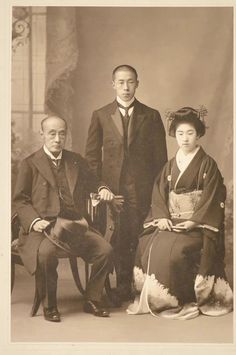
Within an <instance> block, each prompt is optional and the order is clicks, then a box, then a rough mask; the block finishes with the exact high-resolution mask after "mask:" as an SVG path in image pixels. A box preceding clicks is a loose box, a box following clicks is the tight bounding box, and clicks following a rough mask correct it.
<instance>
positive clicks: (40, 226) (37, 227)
mask: <svg viewBox="0 0 236 355" xmlns="http://www.w3.org/2000/svg"><path fill="white" fill-rule="evenodd" d="M49 224H50V222H48V221H46V220H45V219H41V220H40V221H37V222H35V223H34V225H33V230H34V231H35V232H43V231H44V229H45V228H46V227H47V226H48V225H49Z"/></svg>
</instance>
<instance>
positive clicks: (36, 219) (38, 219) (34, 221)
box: [29, 217, 41, 233]
mask: <svg viewBox="0 0 236 355" xmlns="http://www.w3.org/2000/svg"><path fill="white" fill-rule="evenodd" d="M37 221H41V218H39V217H38V218H35V219H34V220H33V222H32V223H31V225H30V227H29V233H30V232H31V230H32V228H33V225H34V224H35V223H36V222H37Z"/></svg>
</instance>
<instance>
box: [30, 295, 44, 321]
mask: <svg viewBox="0 0 236 355" xmlns="http://www.w3.org/2000/svg"><path fill="white" fill-rule="evenodd" d="M40 304H41V299H40V297H39V294H38V291H37V288H35V294H34V303H33V306H32V309H31V312H30V315H31V317H34V316H35V315H36V314H37V312H38V309H39V306H40Z"/></svg>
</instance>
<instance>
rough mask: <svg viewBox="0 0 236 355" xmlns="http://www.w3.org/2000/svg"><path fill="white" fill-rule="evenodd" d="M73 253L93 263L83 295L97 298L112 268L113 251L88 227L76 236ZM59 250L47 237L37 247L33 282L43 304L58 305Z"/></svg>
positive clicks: (91, 298)
mask: <svg viewBox="0 0 236 355" xmlns="http://www.w3.org/2000/svg"><path fill="white" fill-rule="evenodd" d="M75 248H76V254H77V255H78V256H79V257H81V258H82V259H83V260H84V261H86V262H88V263H89V264H92V268H91V274H90V279H89V282H88V285H87V289H86V298H87V299H90V300H93V301H100V300H101V296H102V291H103V287H104V283H105V279H106V276H107V274H108V273H109V272H111V271H112V268H113V251H112V247H111V246H110V244H109V243H107V242H106V241H105V240H104V239H103V238H102V237H101V236H100V235H99V234H98V233H96V232H94V231H91V230H89V231H88V232H87V233H86V234H85V236H83V237H79V238H78V243H76V246H75ZM60 254H61V253H60V250H59V248H58V247H57V246H55V245H54V244H53V243H52V242H51V241H50V240H48V239H47V238H46V237H45V239H44V240H43V241H42V242H41V244H40V246H39V249H38V264H37V269H36V273H35V277H36V285H37V290H38V293H39V296H40V298H41V300H42V303H43V306H44V307H47V308H50V307H56V306H57V297H56V292H57V278H58V274H57V266H58V255H60Z"/></svg>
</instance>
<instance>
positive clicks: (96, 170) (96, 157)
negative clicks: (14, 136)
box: [85, 111, 103, 178]
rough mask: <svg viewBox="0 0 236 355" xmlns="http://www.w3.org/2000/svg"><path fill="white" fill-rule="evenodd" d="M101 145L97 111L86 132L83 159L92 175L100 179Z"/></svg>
mask: <svg viewBox="0 0 236 355" xmlns="http://www.w3.org/2000/svg"><path fill="white" fill-rule="evenodd" d="M102 145H103V133H102V127H101V125H100V122H99V118H98V114H97V111H94V113H93V115H92V120H91V124H90V127H89V130H88V138H87V143H86V149H85V159H86V160H87V162H88V165H89V168H90V169H91V171H92V173H93V174H94V175H96V176H97V177H98V178H101V169H102Z"/></svg>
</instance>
